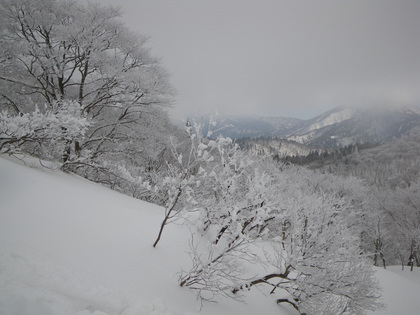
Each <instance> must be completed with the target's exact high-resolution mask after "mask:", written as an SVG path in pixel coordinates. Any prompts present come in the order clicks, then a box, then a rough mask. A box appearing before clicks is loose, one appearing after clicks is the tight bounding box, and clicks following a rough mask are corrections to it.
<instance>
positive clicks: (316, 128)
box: [204, 107, 420, 151]
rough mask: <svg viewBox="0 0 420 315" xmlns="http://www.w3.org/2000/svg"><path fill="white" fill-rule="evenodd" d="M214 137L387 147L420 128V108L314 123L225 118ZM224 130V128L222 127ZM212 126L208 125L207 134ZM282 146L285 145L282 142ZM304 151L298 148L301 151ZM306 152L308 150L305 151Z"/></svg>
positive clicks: (333, 115)
mask: <svg viewBox="0 0 420 315" xmlns="http://www.w3.org/2000/svg"><path fill="white" fill-rule="evenodd" d="M217 125H218V126H219V127H220V126H222V128H219V129H217V128H216V130H217V131H215V132H213V134H212V136H218V135H223V136H225V137H231V138H233V139H239V138H254V139H255V138H261V137H262V138H279V139H283V140H288V141H289V142H288V143H289V144H293V143H295V144H302V145H305V146H307V147H308V148H309V149H310V148H312V149H315V148H317V149H319V148H325V149H328V148H337V147H343V146H347V145H350V144H355V143H377V144H380V143H385V142H389V141H391V140H394V139H397V138H399V137H401V136H403V135H405V134H406V133H407V132H409V131H410V130H411V129H412V128H414V127H416V126H420V108H418V107H388V108H366V109H362V108H351V107H337V108H334V109H332V110H329V111H327V112H325V113H323V114H321V115H319V116H316V117H314V118H312V119H308V120H302V119H296V118H284V117H255V116H254V117H250V116H248V117H246V116H225V117H223V116H222V117H219V118H218V124H217ZM223 126H224V127H223ZM208 128H209V126H208V123H207V124H205V126H204V130H205V131H206V132H207V130H208ZM283 143H286V142H284V141H283ZM302 148H303V147H301V146H299V150H302ZM304 151H305V150H304Z"/></svg>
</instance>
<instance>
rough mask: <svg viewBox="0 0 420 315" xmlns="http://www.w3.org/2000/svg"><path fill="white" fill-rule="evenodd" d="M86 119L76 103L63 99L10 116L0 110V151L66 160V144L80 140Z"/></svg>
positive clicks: (86, 125)
mask: <svg viewBox="0 0 420 315" xmlns="http://www.w3.org/2000/svg"><path fill="white" fill-rule="evenodd" d="M88 127H89V121H88V120H87V119H86V118H84V117H83V116H82V115H81V111H80V106H79V104H77V103H76V102H71V101H62V102H56V103H54V104H53V106H52V108H51V109H47V110H46V111H43V112H42V111H40V110H39V109H38V108H36V109H35V111H33V112H30V113H26V114H20V115H10V114H9V113H8V112H6V111H3V112H1V113H0V152H1V153H21V152H25V151H27V152H28V151H29V152H33V153H36V154H35V155H38V156H46V157H48V158H51V159H60V158H61V159H63V160H68V159H69V156H63V154H65V155H69V154H70V150H69V148H68V146H69V143H71V142H72V141H73V140H74V139H83V137H84V134H85V132H86V131H87V129H88Z"/></svg>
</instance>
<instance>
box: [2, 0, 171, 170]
mask: <svg viewBox="0 0 420 315" xmlns="http://www.w3.org/2000/svg"><path fill="white" fill-rule="evenodd" d="M119 16H120V10H119V9H117V8H114V7H111V6H102V5H100V4H97V3H92V2H87V3H85V2H83V3H82V2H78V1H65V0H35V1H33V0H31V1H29V0H17V1H15V0H13V1H11V0H2V1H1V2H0V19H1V20H2V23H1V24H0V27H1V32H0V47H1V48H0V50H1V56H2V57H1V58H0V82H1V87H0V106H1V107H2V109H3V110H7V111H8V112H9V115H20V114H26V113H32V112H34V111H35V110H36V108H37V106H38V108H39V110H40V111H43V110H44V107H45V110H51V109H53V108H54V106H55V104H56V103H57V102H59V103H62V104H67V103H66V102H62V101H63V100H71V101H73V102H77V103H78V104H79V107H80V110H81V113H82V115H83V116H84V117H86V118H88V119H89V120H90V121H91V124H90V127H89V129H88V131H87V132H86V137H85V138H84V139H83V141H82V139H72V143H71V144H72V145H71V147H69V148H70V149H71V150H72V151H73V153H74V152H75V151H85V152H86V154H85V157H89V159H90V160H92V161H95V162H96V163H102V162H103V161H104V160H112V159H114V160H121V159H123V160H124V159H126V158H127V157H128V156H132V153H133V151H135V154H136V155H137V156H142V157H143V159H146V160H147V159H151V158H153V157H154V156H156V155H157V154H158V153H156V151H155V150H154V149H152V146H150V145H149V143H148V140H149V139H144V137H145V132H144V130H146V129H153V130H154V131H155V133H154V134H155V135H156V136H155V138H154V139H153V140H152V139H150V141H153V142H155V143H157V144H160V143H163V142H164V141H165V140H164V139H167V136H166V134H167V132H164V130H161V129H159V128H155V126H156V125H158V126H163V128H164V126H165V125H166V126H169V120H168V117H167V114H166V112H164V111H162V109H161V107H162V106H167V105H168V104H170V101H171V95H172V88H171V87H170V85H169V83H168V74H167V73H166V72H165V70H164V69H163V68H162V66H161V65H160V63H159V60H158V59H157V58H154V57H152V56H151V54H150V52H149V48H148V47H147V46H146V42H147V38H146V37H144V36H139V35H136V34H133V33H132V32H131V31H129V30H128V29H127V28H126V27H125V26H124V25H123V24H122V23H121V22H120V21H119V20H118V18H119ZM37 104H38V105H37ZM44 104H45V105H46V106H44ZM163 128H162V129H163ZM157 135H159V136H160V138H159V139H156V138H157ZM156 140H157V141H156ZM133 142H136V145H134V146H131V144H132V143H133ZM139 143H143V144H146V143H147V144H148V145H146V146H142V145H141V144H139ZM163 146H166V144H164V145H163ZM127 147H131V151H130V152H127V151H126V148H127ZM145 147H147V148H149V150H150V151H153V152H150V151H148V152H146V151H145V150H144V148H145ZM139 148H142V149H139ZM67 149H68V148H67ZM67 149H66V150H67ZM156 150H162V145H158V146H157V148H156ZM63 155H64V156H65V154H63ZM72 162H73V164H74V162H75V161H72Z"/></svg>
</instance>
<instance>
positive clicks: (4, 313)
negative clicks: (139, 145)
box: [0, 157, 420, 315]
mask: <svg viewBox="0 0 420 315" xmlns="http://www.w3.org/2000/svg"><path fill="white" fill-rule="evenodd" d="M25 161H26V166H25V165H23V164H22V163H21V162H17V160H12V159H10V158H7V159H6V158H3V157H0V314H1V315H68V314H77V315H117V314H118V315H146V314H150V315H181V314H182V315H193V314H209V315H210V314H221V315H248V314H249V315H255V314H279V315H291V314H295V313H296V312H295V311H294V310H293V309H292V308H290V307H288V306H287V305H284V306H283V305H282V306H278V305H276V303H275V301H274V298H272V297H271V296H265V295H264V294H263V293H262V292H260V291H259V290H253V291H251V292H249V293H247V295H246V303H242V302H238V301H234V300H228V299H226V300H220V301H219V303H205V304H203V305H202V303H201V302H200V301H199V300H197V298H196V294H195V292H193V291H191V290H189V289H186V288H181V287H179V286H178V276H179V275H178V273H179V271H180V270H181V269H182V268H184V269H188V266H189V257H188V254H187V251H188V248H189V245H188V239H189V231H188V229H187V227H186V226H183V225H169V226H167V227H166V229H165V231H164V234H163V238H162V240H161V242H160V243H159V244H158V246H157V248H153V247H152V244H153V241H154V239H155V237H156V234H157V232H158V228H159V224H160V222H161V220H162V218H163V213H164V209H163V208H162V207H159V206H156V205H152V204H149V203H146V202H142V201H139V200H136V199H133V198H130V197H128V196H125V195H122V194H119V193H117V192H114V191H112V190H109V189H107V188H105V187H102V186H100V185H98V184H95V183H91V182H89V181H87V180H84V179H82V178H80V177H78V176H75V175H69V174H64V173H62V172H59V171H52V170H49V169H46V168H42V167H40V166H39V163H37V161H36V160H34V159H25ZM28 165H29V166H30V167H28ZM400 270H401V267H391V268H389V269H388V270H383V269H378V270H377V275H378V278H379V280H380V282H381V284H382V285H383V289H384V292H383V297H384V302H385V303H386V304H387V305H388V308H387V310H381V311H377V312H375V313H374V314H405V315H410V314H413V315H414V314H419V310H420V299H419V296H418V292H420V270H419V269H418V268H416V269H415V271H414V272H410V271H409V268H408V267H406V268H405V270H404V271H403V272H402V271H400Z"/></svg>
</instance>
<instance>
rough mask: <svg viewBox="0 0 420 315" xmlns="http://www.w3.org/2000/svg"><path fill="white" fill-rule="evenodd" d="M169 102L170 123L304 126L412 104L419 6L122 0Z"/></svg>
mask: <svg viewBox="0 0 420 315" xmlns="http://www.w3.org/2000/svg"><path fill="white" fill-rule="evenodd" d="M101 2H102V3H104V2H105V3H108V4H112V5H118V6H120V7H121V8H122V10H123V11H124V14H123V17H122V20H123V21H124V22H125V23H126V24H127V25H128V26H129V27H130V28H131V29H132V30H134V31H136V32H138V33H141V34H146V35H149V36H150V41H149V46H150V47H151V49H152V53H153V54H154V55H156V56H158V57H161V58H162V63H163V65H164V66H165V67H166V68H167V69H168V71H169V73H171V75H172V78H171V82H172V84H173V86H174V88H175V89H176V90H177V92H178V95H177V97H176V102H175V104H174V110H173V113H174V114H175V115H176V116H185V115H187V114H198V115H201V114H204V113H206V112H207V113H209V112H214V111H218V112H220V113H222V114H238V113H239V114H246V115H258V116H276V117H294V118H300V119H308V118H312V117H315V116H317V115H319V114H322V113H323V112H325V111H327V110H330V109H333V108H335V107H339V106H368V105H369V106H371V105H375V106H383V105H386V106H388V105H390V104H397V105H410V106H413V105H414V106H418V105H419V104H420V89H419V88H418V87H419V86H420V61H419V58H418V56H419V55H420V41H418V34H419V32H420V19H418V15H419V13H420V1H411V0H401V1H390V0H372V1H364V0H354V1H347V2H342V1H340V2H338V1H333V0H313V1H292V0H262V1H255V0H254V1H253V0H227V1H226V0H223V1H222V0H213V1H204V0H178V1H176V2H175V1H171V0H153V1H152V0H121V1H118V2H113V1H111V0H102V1H101Z"/></svg>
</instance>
